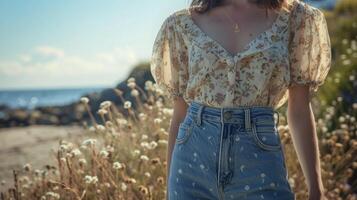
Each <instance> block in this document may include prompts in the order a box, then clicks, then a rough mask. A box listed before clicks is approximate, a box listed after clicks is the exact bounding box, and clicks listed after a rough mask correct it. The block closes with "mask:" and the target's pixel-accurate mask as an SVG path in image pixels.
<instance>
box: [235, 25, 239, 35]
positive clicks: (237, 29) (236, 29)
mask: <svg viewBox="0 0 357 200" xmlns="http://www.w3.org/2000/svg"><path fill="white" fill-rule="evenodd" d="M239 31H240V30H239V26H238V24H235V25H234V32H235V33H238V32H239Z"/></svg>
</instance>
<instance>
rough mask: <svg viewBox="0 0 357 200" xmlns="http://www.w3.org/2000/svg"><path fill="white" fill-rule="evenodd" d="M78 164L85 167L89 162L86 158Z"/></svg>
mask: <svg viewBox="0 0 357 200" xmlns="http://www.w3.org/2000/svg"><path fill="white" fill-rule="evenodd" d="M78 162H79V165H80V166H81V167H82V166H84V165H85V164H87V161H86V159H84V158H81V159H79V160H78Z"/></svg>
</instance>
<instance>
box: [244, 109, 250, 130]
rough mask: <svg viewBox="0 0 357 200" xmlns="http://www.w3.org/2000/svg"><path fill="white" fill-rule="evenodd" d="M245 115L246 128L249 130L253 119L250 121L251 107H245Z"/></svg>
mask: <svg viewBox="0 0 357 200" xmlns="http://www.w3.org/2000/svg"><path fill="white" fill-rule="evenodd" d="M244 117H245V120H244V122H245V129H246V130H247V131H249V130H250V129H251V128H252V127H251V121H250V109H249V108H244Z"/></svg>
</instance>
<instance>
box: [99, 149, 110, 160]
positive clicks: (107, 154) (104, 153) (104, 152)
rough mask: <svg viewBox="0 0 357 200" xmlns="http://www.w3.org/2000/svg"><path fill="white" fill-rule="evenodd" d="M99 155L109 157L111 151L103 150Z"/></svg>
mask: <svg viewBox="0 0 357 200" xmlns="http://www.w3.org/2000/svg"><path fill="white" fill-rule="evenodd" d="M99 155H100V156H101V157H103V158H107V157H108V156H109V153H108V151H106V150H102V151H100V152H99Z"/></svg>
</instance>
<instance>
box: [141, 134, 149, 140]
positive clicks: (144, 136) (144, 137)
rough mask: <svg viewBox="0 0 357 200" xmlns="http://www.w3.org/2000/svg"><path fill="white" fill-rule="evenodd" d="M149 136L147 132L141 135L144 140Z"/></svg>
mask: <svg viewBox="0 0 357 200" xmlns="http://www.w3.org/2000/svg"><path fill="white" fill-rule="evenodd" d="M148 138H149V137H148V135H146V134H143V135H141V139H142V140H146V139H148Z"/></svg>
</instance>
